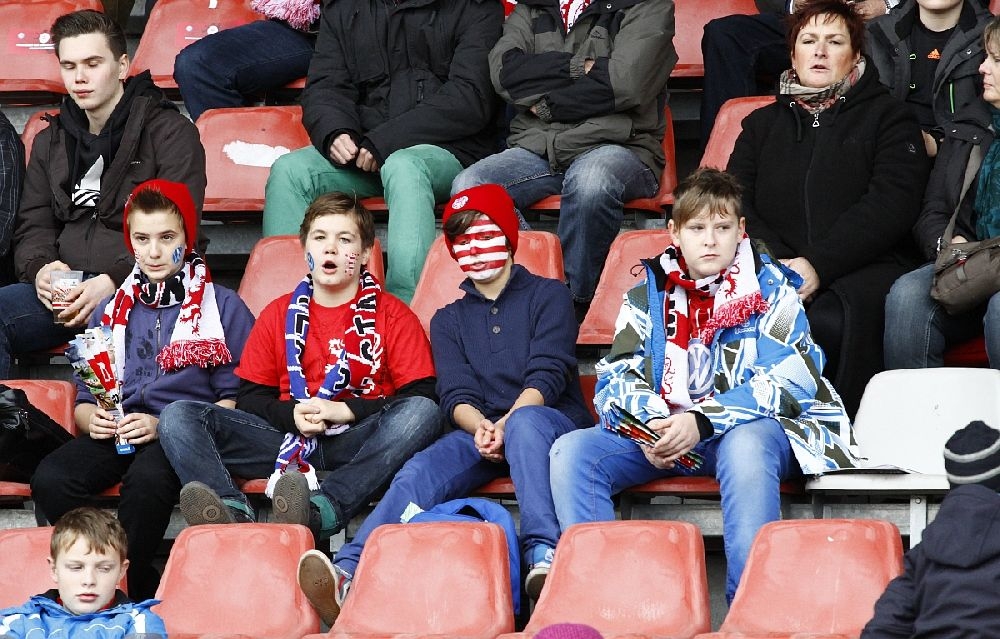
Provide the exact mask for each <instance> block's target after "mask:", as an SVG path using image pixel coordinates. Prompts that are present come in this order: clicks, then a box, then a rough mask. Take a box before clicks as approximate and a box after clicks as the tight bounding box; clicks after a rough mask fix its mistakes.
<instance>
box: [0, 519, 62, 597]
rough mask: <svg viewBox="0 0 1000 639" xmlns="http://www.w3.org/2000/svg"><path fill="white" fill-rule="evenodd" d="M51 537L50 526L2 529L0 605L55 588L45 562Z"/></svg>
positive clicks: (0, 539) (0, 532) (0, 540)
mask: <svg viewBox="0 0 1000 639" xmlns="http://www.w3.org/2000/svg"><path fill="white" fill-rule="evenodd" d="M51 539H52V528H50V527H45V528H9V529H7V530H0V608H7V607H10V606H17V605H19V604H22V603H24V602H25V601H27V600H28V597H31V596H32V595H37V594H39V593H42V592H45V591H46V590H48V589H50V588H55V587H56V585H55V583H54V582H53V581H52V572H51V571H50V570H49V565H48V562H47V561H45V559H46V558H47V557H48V556H49V541H50V540H51Z"/></svg>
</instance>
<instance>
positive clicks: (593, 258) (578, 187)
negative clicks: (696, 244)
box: [451, 144, 657, 302]
mask: <svg viewBox="0 0 1000 639" xmlns="http://www.w3.org/2000/svg"><path fill="white" fill-rule="evenodd" d="M656 181H657V176H656V175H653V172H652V171H651V170H650V169H649V167H648V166H646V165H645V164H643V163H642V161H641V160H639V156H637V155H636V154H635V153H633V152H632V151H630V150H628V149H626V148H625V147H621V146H616V145H610V144H609V145H605V146H599V147H596V148H594V149H591V150H590V151H587V152H586V153H583V154H582V155H580V156H578V157H577V158H576V159H575V160H573V163H572V164H570V165H569V168H568V169H567V170H566V172H565V173H556V172H554V171H553V170H552V167H551V166H550V165H549V161H548V160H546V159H545V158H543V157H540V156H538V155H535V154H534V153H532V152H531V151H527V150H525V149H520V148H514V149H507V150H506V151H503V152H501V153H497V154H496V155H491V156H489V157H487V158H484V159H482V160H480V161H478V162H476V163H475V164H473V165H472V166H470V167H469V168H467V169H465V170H464V171H462V172H461V173H459V174H458V177H456V178H455V183H454V184H453V185H452V187H451V192H452V194H455V193H458V192H459V191H462V190H464V189H467V188H469V187H473V186H477V185H479V184H487V183H493V184H500V185H502V186H503V187H504V188H506V189H507V191H508V192H509V193H510V196H511V198H513V199H514V205H515V206H517V208H518V210H520V211H522V212H523V211H524V210H525V209H527V208H528V207H530V206H531V205H532V204H534V203H535V202H537V201H538V200H541V199H542V198H544V197H547V196H549V195H555V194H560V195H561V198H562V199H561V203H560V208H559V225H558V227H557V228H556V232H557V233H558V234H559V241H560V242H561V243H562V251H563V264H564V266H565V269H566V281H567V282H568V283H569V290H570V292H571V293H572V294H573V299H574V300H575V301H577V302H588V301H590V299H591V298H592V297H594V288H595V287H596V286H597V280H598V278H599V277H600V276H601V269H602V268H604V259H605V258H606V257H607V256H608V249H609V248H610V247H611V242H612V241H613V240H614V239H615V236H616V235H618V231H619V230H620V229H621V225H622V219H623V218H624V210H623V205H624V203H625V202H627V201H628V200H634V199H636V198H641V197H652V196H653V195H655V194H656V188H657V184H656Z"/></svg>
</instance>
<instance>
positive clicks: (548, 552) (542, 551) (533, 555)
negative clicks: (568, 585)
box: [524, 544, 556, 601]
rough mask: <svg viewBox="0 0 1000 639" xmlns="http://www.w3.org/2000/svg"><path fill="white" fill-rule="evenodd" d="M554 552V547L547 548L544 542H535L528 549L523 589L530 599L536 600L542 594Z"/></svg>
mask: <svg viewBox="0 0 1000 639" xmlns="http://www.w3.org/2000/svg"><path fill="white" fill-rule="evenodd" d="M555 552H556V550H555V548H549V547H548V546H546V545H544V544H537V545H536V546H534V547H533V548H532V549H531V550H530V551H528V576H527V577H525V579H524V590H525V591H526V592H527V593H528V596H529V597H531V600H532V601H538V597H539V596H540V595H541V594H542V588H543V587H544V586H545V578H546V577H548V576H549V570H550V569H551V568H552V557H553V555H555Z"/></svg>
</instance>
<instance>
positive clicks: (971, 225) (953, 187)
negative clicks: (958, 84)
mask: <svg viewBox="0 0 1000 639" xmlns="http://www.w3.org/2000/svg"><path fill="white" fill-rule="evenodd" d="M990 119H991V118H990V111H989V107H988V105H987V104H986V103H985V102H983V101H982V100H976V101H975V102H973V103H972V104H970V105H969V106H968V107H966V108H965V109H963V110H962V111H959V112H958V113H957V114H956V115H955V121H954V122H952V123H951V124H949V125H948V126H947V127H946V128H945V138H944V141H943V142H942V143H941V148H940V149H939V150H938V155H937V159H936V160H935V162H934V170H933V171H931V177H930V181H929V182H928V183H927V191H926V193H925V194H924V209H923V211H922V212H921V213H920V217H919V218H918V219H917V224H916V226H914V227H913V236H914V238H916V240H917V246H919V247H920V251H921V253H923V256H924V259H925V260H927V261H933V260H934V258H935V257H937V244H938V238H940V237H941V236H942V235H944V231H945V227H947V226H948V221H949V220H951V216H952V215H954V213H955V207H956V206H958V204H959V202H958V199H959V197H961V194H962V186H963V184H964V183H965V172H966V167H967V166H968V165H969V158H970V157H971V156H972V150H973V149H974V148H976V147H979V149H980V151H981V152H980V153H979V154H978V158H977V161H976V164H975V165H974V166H973V167H972V170H973V171H975V175H976V177H975V178H974V179H973V181H972V184H970V185H969V190H968V192H967V193H966V194H965V198H964V199H963V200H962V204H961V207H960V208H959V214H958V220H956V223H955V235H961V236H962V237H964V238H965V239H967V240H969V241H970V242H972V241H975V239H976V214H975V211H974V210H973V205H974V204H975V203H976V191H977V190H978V188H979V167H980V166H982V159H983V156H985V155H986V151H987V150H988V149H989V148H990V145H991V144H992V143H993V131H992V130H991V129H990Z"/></svg>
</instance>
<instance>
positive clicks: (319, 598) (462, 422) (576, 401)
mask: <svg viewBox="0 0 1000 639" xmlns="http://www.w3.org/2000/svg"><path fill="white" fill-rule="evenodd" d="M443 226H444V235H445V242H446V243H447V245H448V249H449V251H450V252H451V254H452V257H454V258H455V260H456V261H457V262H458V264H459V266H460V267H461V268H462V270H463V271H464V272H465V274H466V276H467V279H466V280H465V281H463V282H462V284H461V289H462V290H463V291H464V292H465V295H464V297H462V298H460V299H458V300H457V301H455V302H452V303H451V304H449V305H447V306H445V307H444V308H442V309H441V310H439V311H438V312H437V313H436V314H435V315H434V318H433V319H432V320H431V350H432V351H433V353H434V367H435V369H436V370H437V380H438V381H437V390H438V396H439V397H440V403H441V410H442V412H443V413H444V415H445V416H446V417H447V419H448V420H449V421H450V422H451V423H452V425H454V426H455V427H456V428H455V430H453V431H452V432H450V433H448V434H447V435H445V436H444V437H442V438H441V439H439V440H438V441H437V442H435V443H434V444H433V445H431V446H430V447H428V448H427V449H425V450H423V451H422V452H420V453H417V454H416V455H414V457H413V458H412V459H411V460H410V461H409V462H407V463H406V465H405V466H403V468H402V469H400V471H399V472H398V473H396V477H395V478H394V479H393V481H392V484H391V485H390V487H389V490H388V491H387V492H386V494H385V496H384V497H383V498H382V499H381V501H379V503H378V506H377V507H376V508H375V510H374V511H373V512H372V514H371V515H369V516H368V518H367V519H366V520H365V522H364V524H363V525H362V526H361V529H360V530H358V533H357V535H356V536H355V537H354V540H353V541H352V542H351V543H349V544H346V545H345V546H343V547H342V548H341V549H340V551H339V552H338V553H337V556H336V557H335V558H334V561H333V563H332V564H331V562H330V560H329V559H327V558H326V556H325V555H323V554H322V553H321V552H319V551H316V550H313V551H309V552H307V553H306V554H305V555H303V557H302V559H301V560H300V562H299V575H298V577H299V585H300V586H301V587H302V590H303V592H304V593H305V595H306V597H308V598H309V601H311V602H312V604H313V605H314V606H315V607H316V609H317V610H318V611H319V613H320V616H321V617H322V618H323V620H324V621H325V622H326V623H327V624H332V623H333V622H334V621H335V620H336V618H337V615H338V614H339V613H340V606H341V604H342V603H343V600H344V597H345V596H346V594H347V589H348V587H349V586H350V581H351V579H352V578H353V575H354V573H355V571H356V570H357V568H358V559H359V558H360V556H361V550H362V548H363V547H364V544H365V541H366V540H367V538H368V535H369V534H370V533H371V532H372V531H373V530H374V529H375V528H377V527H378V526H380V525H382V524H387V523H398V522H399V521H400V516H401V515H403V512H404V510H405V509H406V508H407V506H408V505H409V504H411V503H413V504H416V505H417V506H419V507H420V508H422V509H424V510H427V509H429V508H431V507H433V506H434V505H436V504H440V503H442V502H445V501H448V500H451V499H457V498H460V497H466V496H468V495H469V494H470V493H472V492H473V491H475V490H476V489H477V488H479V487H480V486H482V485H483V484H486V483H487V482H489V481H490V480H492V479H496V478H498V477H505V476H507V475H510V476H511V478H512V479H513V481H514V492H515V494H516V495H517V501H518V504H519V505H520V512H521V528H520V533H521V534H520V538H521V539H520V540H521V550H522V552H523V556H524V558H525V561H526V563H527V566H528V576H527V580H526V585H527V591H528V594H529V595H530V596H532V597H533V598H537V596H538V593H539V591H540V590H541V587H542V584H543V582H544V578H545V575H546V574H547V573H548V567H549V565H550V563H551V560H552V551H553V549H554V548H555V545H556V540H557V539H558V537H559V526H558V523H557V521H556V516H555V510H554V508H553V505H552V493H551V491H550V489H549V459H548V454H549V448H551V446H552V443H553V442H554V441H555V440H556V438H557V437H559V436H560V435H562V434H564V433H568V432H570V431H572V430H575V429H577V428H581V427H585V426H590V425H592V422H593V420H592V418H591V416H590V413H589V412H588V410H587V408H586V405H585V404H584V402H583V396H582V393H581V391H580V383H579V378H578V373H577V366H576V356H575V349H576V337H577V329H576V322H575V321H574V319H573V303H572V299H571V297H570V293H569V290H568V289H567V288H566V286H565V285H564V284H563V283H562V282H558V281H555V280H552V279H548V278H544V277H539V276H537V275H533V274H532V273H531V272H529V271H528V270H527V269H525V268H524V267H522V266H519V265H515V264H514V253H515V252H516V251H517V240H518V236H517V228H518V223H517V215H516V214H515V212H514V203H513V201H512V200H511V198H510V196H509V195H508V194H507V192H506V191H505V190H504V189H503V188H502V187H500V186H497V185H495V184H486V185H482V186H477V187H474V188H471V189H468V190H465V191H462V192H460V193H458V194H456V195H455V197H454V198H452V200H451V201H450V202H449V203H448V205H447V206H446V207H445V213H444V218H443Z"/></svg>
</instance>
